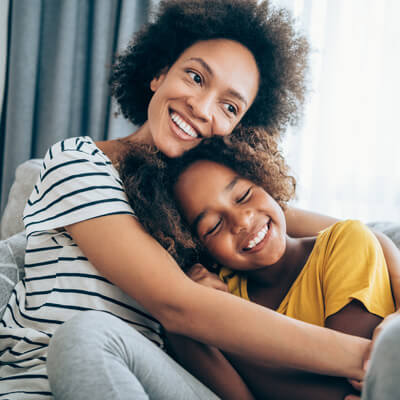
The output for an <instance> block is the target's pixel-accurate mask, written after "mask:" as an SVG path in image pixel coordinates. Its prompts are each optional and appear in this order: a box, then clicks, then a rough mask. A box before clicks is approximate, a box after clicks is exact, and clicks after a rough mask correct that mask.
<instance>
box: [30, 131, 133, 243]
mask: <svg viewBox="0 0 400 400" xmlns="http://www.w3.org/2000/svg"><path fill="white" fill-rule="evenodd" d="M112 214H130V215H134V213H133V210H132V209H131V207H130V206H129V203H128V199H127V197H126V194H125V192H124V189H123V186H122V182H121V181H120V179H119V175H118V173H117V171H116V170H115V168H114V167H113V166H112V164H111V162H110V160H109V159H108V158H107V157H106V156H105V155H104V154H103V153H101V151H100V150H99V149H98V148H97V147H96V145H95V144H94V143H93V141H92V140H91V139H90V138H84V137H83V138H71V139H67V140H65V141H63V142H60V143H57V144H56V145H54V146H53V147H52V148H50V150H49V151H48V152H47V154H46V156H45V158H44V160H43V166H42V169H41V172H40V176H39V178H38V181H37V182H36V185H35V187H34V190H33V192H32V194H31V196H30V197H29V199H28V203H27V205H26V207H25V210H24V224H25V228H26V231H27V234H28V235H29V234H30V233H33V232H41V231H48V230H53V229H59V228H62V227H64V226H66V225H70V224H73V223H76V222H80V221H84V220H87V219H91V218H96V217H101V216H105V215H112Z"/></svg>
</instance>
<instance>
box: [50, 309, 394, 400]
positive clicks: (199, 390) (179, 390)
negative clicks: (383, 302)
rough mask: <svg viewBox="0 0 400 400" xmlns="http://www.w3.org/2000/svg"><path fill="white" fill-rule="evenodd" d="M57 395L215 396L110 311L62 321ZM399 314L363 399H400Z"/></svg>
mask: <svg viewBox="0 0 400 400" xmlns="http://www.w3.org/2000/svg"><path fill="white" fill-rule="evenodd" d="M47 369H48V375H49V380H50V386H51V389H52V391H53V394H54V397H55V399H56V400H87V399H94V400H102V399H107V400H109V399H113V400H120V399H135V400H142V399H152V400H191V399H201V400H209V399H210V400H215V399H217V396H215V395H214V394H213V393H212V392H211V391H210V390H209V389H207V388H206V387H205V386H204V385H203V384H201V383H200V382H199V381H198V380H197V379H195V378H194V377H193V376H192V375H190V374H189V373H188V372H187V371H185V370H184V369H183V368H181V367H180V366H179V365H178V364H176V363H175V362H174V361H173V360H172V359H171V358H170V357H169V356H168V355H167V354H166V353H164V352H163V351H162V350H160V349H159V348H158V347H157V346H156V345H154V344H153V343H152V342H150V341H149V340H148V339H146V338H145V337H144V336H143V335H141V334H140V333H138V332H136V331H135V330H134V329H132V328H131V327H129V326H128V325H127V324H125V323H124V322H122V321H121V320H119V319H118V318H115V317H112V316H110V315H108V314H106V313H102V312H97V311H87V312H84V313H81V314H80V315H78V316H76V317H74V318H73V319H71V320H70V321H68V322H66V323H65V324H63V325H61V327H60V328H59V329H58V330H57V332H56V334H55V335H54V336H53V338H52V339H51V341H50V347H49V354H48V358H47ZM399 382H400V318H397V320H393V321H392V322H391V323H390V324H389V325H388V326H387V327H386V329H385V330H384V331H383V332H382V333H381V335H380V336H379V338H378V340H377V343H376V345H375V348H374V351H373V354H372V360H371V366H370V369H369V371H368V374H367V377H366V380H365V383H364V390H363V394H362V400H396V399H400V389H399Z"/></svg>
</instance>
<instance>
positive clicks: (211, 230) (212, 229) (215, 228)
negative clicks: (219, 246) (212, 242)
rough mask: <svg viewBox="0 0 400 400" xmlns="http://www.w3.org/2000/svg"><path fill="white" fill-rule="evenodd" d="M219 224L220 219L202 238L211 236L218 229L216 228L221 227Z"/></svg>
mask: <svg viewBox="0 0 400 400" xmlns="http://www.w3.org/2000/svg"><path fill="white" fill-rule="evenodd" d="M221 223H222V219H220V220H219V221H218V222H217V223H216V224H215V225H214V226H213V227H212V228H211V229H210V230H208V231H207V232H206V234H205V235H204V236H208V235H211V234H213V233H214V232H215V231H216V230H217V229H218V227H219V226H220V225H221Z"/></svg>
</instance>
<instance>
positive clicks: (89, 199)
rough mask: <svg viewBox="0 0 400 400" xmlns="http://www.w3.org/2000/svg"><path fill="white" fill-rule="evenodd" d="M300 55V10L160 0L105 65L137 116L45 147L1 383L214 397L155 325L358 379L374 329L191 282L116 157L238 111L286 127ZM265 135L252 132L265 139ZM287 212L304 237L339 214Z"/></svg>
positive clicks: (223, 129)
mask: <svg viewBox="0 0 400 400" xmlns="http://www.w3.org/2000/svg"><path fill="white" fill-rule="evenodd" d="M306 54H307V44H306V42H305V40H304V39H303V38H302V37H301V36H300V35H298V34H297V33H296V32H295V31H294V29H293V25H292V21H291V19H290V18H289V17H288V16H287V14H286V13H285V12H284V11H282V10H274V9H272V8H271V7H270V6H269V4H268V2H261V3H260V4H258V2H257V1H256V0H251V1H248V0H217V1H215V0H212V1H211V0H188V1H187V0H165V1H161V3H160V11H159V13H158V14H157V16H156V18H155V19H154V20H153V22H151V23H149V24H148V25H146V26H145V27H144V28H143V30H142V31H141V32H139V34H138V35H137V36H136V38H135V40H134V41H133V42H132V44H131V45H130V46H129V48H128V49H127V51H126V52H125V53H124V54H122V55H121V56H120V57H118V59H117V62H116V65H115V66H114V68H113V72H112V77H111V87H112V91H113V95H114V97H115V98H116V100H117V102H118V104H119V106H120V108H121V112H122V113H123V114H124V116H126V117H127V118H128V119H129V120H130V121H132V122H133V123H134V124H135V125H137V126H138V129H137V130H136V131H135V132H134V133H132V134H131V135H129V136H128V137H126V138H123V139H120V140H110V141H104V142H98V143H94V142H93V141H92V140H91V139H90V138H87V137H78V138H70V139H67V140H65V141H62V142H60V143H57V144H56V145H54V146H52V147H51V148H50V149H49V151H48V152H47V154H46V156H45V157H44V162H43V168H42V171H41V174H40V178H39V180H38V182H37V183H36V186H35V189H34V191H33V192H32V195H31V196H30V199H29V201H28V204H27V206H26V209H25V213H24V222H25V227H26V233H27V248H26V259H25V273H26V275H25V278H24V279H23V280H22V281H21V282H19V283H18V284H17V285H16V287H15V290H14V292H13V294H12V296H11V298H10V301H9V304H8V306H7V310H6V312H5V313H4V316H3V319H2V321H1V322H0V323H1V331H0V337H1V342H0V354H1V356H0V379H1V380H0V387H1V389H0V390H1V391H0V396H3V397H6V398H8V399H19V398H23V399H28V398H35V399H36V398H38V399H39V398H49V397H51V396H53V395H54V396H55V397H56V398H60V399H62V398H66V399H74V400H77V399H87V398H90V397H93V398H96V399H102V398H104V399H110V398H113V399H122V398H127V397H134V398H135V399H147V398H148V397H151V398H154V399H161V398H162V399H174V400H176V399H180V398H182V399H190V398H197V396H199V397H201V398H213V397H215V396H214V395H213V394H212V393H211V391H209V390H208V389H207V388H205V387H204V386H203V385H201V384H200V383H199V382H198V381H197V380H195V379H194V378H193V377H192V376H190V375H189V374H187V373H186V372H185V371H184V370H183V369H181V368H179V367H178V366H177V365H176V364H175V363H174V362H172V360H171V359H170V358H169V357H167V356H166V354H165V353H164V352H163V351H162V349H163V347H164V345H163V329H162V328H161V325H162V326H163V327H164V328H165V329H167V330H168V331H170V332H174V333H178V334H183V335H186V336H188V337H192V338H195V339H197V340H200V341H202V342H204V343H208V344H210V345H215V346H217V347H218V348H221V349H223V350H225V351H228V352H230V353H232V354H237V355H245V354H247V355H249V356H250V357H252V358H254V359H255V360H257V361H258V362H259V363H260V364H263V365H265V364H269V363H273V364H275V365H277V364H282V365H286V366H290V367H299V368H302V369H305V370H311V371H315V372H323V373H327V374H334V375H343V376H347V377H352V378H361V377H362V376H363V370H362V355H363V354H364V352H365V350H366V348H367V346H368V343H369V342H368V340H366V339H361V338H356V337H352V336H346V335H343V334H340V333H338V332H335V331H331V330H324V329H322V328H319V327H315V326H309V325H307V324H305V323H302V322H298V321H292V320H290V319H288V318H286V317H284V316H281V315H279V314H277V313H275V312H273V311H270V310H267V309H266V308H263V307H260V306H257V305H255V304H252V303H250V302H246V301H244V300H242V299H239V298H235V297H233V296H229V295H228V294H226V293H223V292H220V291H215V290H211V289H210V288H207V287H204V286H202V285H199V284H197V283H195V282H193V281H192V280H191V279H189V278H188V277H187V276H186V275H185V274H184V273H183V272H182V270H181V269H180V268H179V266H178V265H177V263H176V262H175V261H174V260H173V259H172V258H171V257H170V256H169V254H168V253H167V252H166V251H165V250H164V249H163V248H162V247H161V246H160V245H159V244H158V243H157V241H155V240H154V239H153V238H152V237H151V236H150V235H149V234H148V233H147V232H146V231H145V230H144V229H143V227H142V225H141V224H140V223H139V221H138V220H137V219H136V218H135V217H134V215H135V210H134V209H132V208H131V207H130V206H129V204H128V201H127V198H126V194H125V192H124V187H123V185H122V183H121V180H120V176H119V174H118V172H117V169H116V168H115V167H118V164H119V162H121V160H123V158H124V157H125V155H126V154H127V152H128V151H129V149H130V144H133V143H135V144H137V143H145V144H146V143H147V144H151V145H154V146H155V147H156V148H157V149H158V150H159V151H160V152H161V153H163V154H165V155H167V156H169V157H178V156H180V155H182V154H183V153H184V152H185V151H187V150H189V149H191V148H193V147H196V146H197V145H198V144H199V143H200V142H201V141H202V140H203V139H204V138H208V137H213V136H225V135H229V134H231V133H232V131H233V129H234V128H235V127H236V126H237V125H238V124H239V123H240V124H242V125H243V126H264V127H266V128H270V129H271V130H272V129H280V128H283V127H284V126H285V125H286V124H287V123H288V122H290V121H293V120H294V119H296V117H297V116H298V110H299V109H300V108H301V107H300V106H301V103H302V100H303V95H304V71H305V67H306ZM264 139H265V138H264V137H262V136H260V137H258V136H254V137H253V136H248V137H247V140H248V141H249V142H254V143H258V144H259V145H260V146H264V144H263V143H264ZM150 185H151V182H150ZM154 211H155V210H154ZM155 212H156V211H155ZM287 218H288V221H289V222H288V223H289V231H293V232H296V233H297V234H300V235H301V234H304V231H307V230H309V231H311V232H314V231H316V230H318V229H320V228H321V227H324V226H326V224H327V220H328V221H330V220H329V219H327V220H326V219H324V218H318V217H315V216H314V217H313V216H311V217H310V220H309V219H308V214H307V213H302V212H298V211H296V210H290V211H289V212H288V213H287ZM304 219H306V220H307V221H308V222H307V223H304ZM82 311H89V312H82ZM98 311H102V312H98ZM235 314H236V316H238V315H239V316H240V318H242V320H243V324H244V325H243V326H245V327H246V329H245V330H246V331H247V330H250V332H251V334H250V336H249V337H246V338H245V337H244V335H243V333H244V328H243V326H242V327H241V326H238V325H237V324H236V317H235V316H234V315H235ZM211 324H213V325H214V327H215V329H214V330H212V331H210V329H209V328H208V327H209V326H210V325H211ZM133 328H135V329H136V330H135V329H133ZM224 329H228V330H229V331H230V335H229V336H226V335H225V334H224ZM137 331H139V332H140V333H141V334H142V335H140V334H138V333H137ZM293 337H295V338H296V340H295V341H294V340H293ZM152 342H153V343H152ZM328 345H329V346H328ZM49 346H50V347H49ZM157 346H159V347H157ZM323 350H324V354H325V355H324V357H316V355H320V354H321V353H322V351H323ZM93 366H95V368H93ZM232 374H234V371H232ZM48 375H49V379H50V387H49V383H48ZM241 387H242V392H243V397H242V398H243V399H245V398H246V396H247V395H248V390H247V389H246V387H245V385H242V386H241Z"/></svg>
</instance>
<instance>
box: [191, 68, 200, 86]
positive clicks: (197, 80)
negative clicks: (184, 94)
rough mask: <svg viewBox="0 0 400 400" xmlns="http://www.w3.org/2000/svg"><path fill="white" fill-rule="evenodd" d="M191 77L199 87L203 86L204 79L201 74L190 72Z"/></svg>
mask: <svg viewBox="0 0 400 400" xmlns="http://www.w3.org/2000/svg"><path fill="white" fill-rule="evenodd" d="M188 74H189V76H190V77H191V78H192V80H193V82H195V83H197V84H198V85H201V83H202V79H201V76H200V75H199V74H197V73H196V72H193V71H188Z"/></svg>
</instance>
